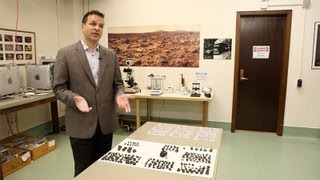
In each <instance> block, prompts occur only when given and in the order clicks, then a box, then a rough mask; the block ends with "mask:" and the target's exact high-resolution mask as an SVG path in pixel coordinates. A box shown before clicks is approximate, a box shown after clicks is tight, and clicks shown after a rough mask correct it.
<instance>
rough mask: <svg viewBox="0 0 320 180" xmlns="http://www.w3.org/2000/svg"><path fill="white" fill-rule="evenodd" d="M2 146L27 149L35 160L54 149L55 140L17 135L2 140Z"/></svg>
mask: <svg viewBox="0 0 320 180" xmlns="http://www.w3.org/2000/svg"><path fill="white" fill-rule="evenodd" d="M2 144H3V146H5V147H10V148H17V149H21V150H27V151H30V153H31V159H32V160H36V159H38V158H40V157H41V156H43V155H45V154H47V153H49V152H51V151H53V150H54V149H55V147H56V146H55V140H53V139H52V140H50V139H47V138H46V137H42V138H38V137H33V136H28V135H18V136H15V137H10V138H7V139H5V140H3V141H2Z"/></svg>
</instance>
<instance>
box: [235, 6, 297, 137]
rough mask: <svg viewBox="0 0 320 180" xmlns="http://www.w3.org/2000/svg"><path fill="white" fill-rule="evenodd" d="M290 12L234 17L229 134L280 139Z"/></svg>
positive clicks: (249, 14)
mask: <svg viewBox="0 0 320 180" xmlns="http://www.w3.org/2000/svg"><path fill="white" fill-rule="evenodd" d="M290 28H291V10H288V11H253V12H238V13H237V33H236V57H235V76H234V96H233V111H232V126H231V131H232V132H234V131H235V129H240V130H252V131H263V132H276V133H277V134H278V135H282V132H283V117H284V106H285V94H286V83H287V71H288V59H289V43H290V41H289V40H290V31H291V30H290Z"/></svg>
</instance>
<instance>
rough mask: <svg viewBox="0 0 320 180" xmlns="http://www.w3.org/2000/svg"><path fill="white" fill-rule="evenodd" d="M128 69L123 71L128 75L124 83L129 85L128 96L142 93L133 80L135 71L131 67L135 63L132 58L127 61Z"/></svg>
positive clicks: (127, 88) (126, 90)
mask: <svg viewBox="0 0 320 180" xmlns="http://www.w3.org/2000/svg"><path fill="white" fill-rule="evenodd" d="M126 65H127V67H126V68H124V69H123V72H124V73H126V74H127V76H126V79H125V80H124V82H126V83H127V86H126V88H125V93H127V94H135V93H137V92H139V91H140V88H139V87H138V83H136V82H135V81H134V78H133V75H132V73H133V70H132V69H131V66H132V65H133V61H132V59H131V58H130V57H127V60H126Z"/></svg>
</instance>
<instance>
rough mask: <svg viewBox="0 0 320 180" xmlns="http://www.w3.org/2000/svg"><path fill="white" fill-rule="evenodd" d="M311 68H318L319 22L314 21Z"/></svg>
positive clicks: (319, 53) (319, 66) (319, 47)
mask: <svg viewBox="0 0 320 180" xmlns="http://www.w3.org/2000/svg"><path fill="white" fill-rule="evenodd" d="M311 68H312V69H320V22H315V23H314V37H313V56H312V67H311Z"/></svg>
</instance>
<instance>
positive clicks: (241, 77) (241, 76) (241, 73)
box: [240, 69, 249, 81]
mask: <svg viewBox="0 0 320 180" xmlns="http://www.w3.org/2000/svg"><path fill="white" fill-rule="evenodd" d="M247 80H249V79H248V78H247V77H244V70H243V69H240V81H247Z"/></svg>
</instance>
